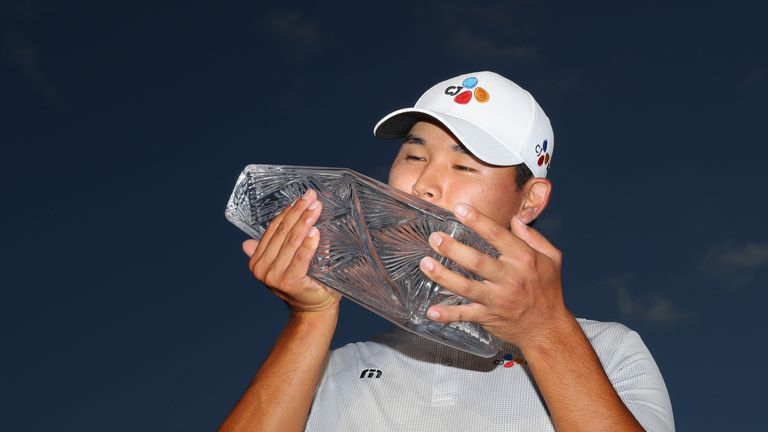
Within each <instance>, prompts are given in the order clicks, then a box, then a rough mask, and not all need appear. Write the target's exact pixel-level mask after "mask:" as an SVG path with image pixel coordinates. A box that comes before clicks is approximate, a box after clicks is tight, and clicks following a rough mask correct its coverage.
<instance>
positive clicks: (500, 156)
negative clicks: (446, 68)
mask: <svg viewBox="0 0 768 432" xmlns="http://www.w3.org/2000/svg"><path fill="white" fill-rule="evenodd" d="M425 117H426V118H430V117H431V118H433V119H435V120H437V121H438V122H440V123H442V124H443V125H444V126H445V127H446V128H448V130H450V131H451V132H452V133H453V134H454V135H455V136H456V138H458V139H459V141H461V144H463V145H464V146H465V147H466V148H467V149H468V150H469V151H470V152H472V154H473V155H475V156H476V157H477V158H479V159H480V160H482V161H484V162H486V163H489V164H491V165H502V166H509V165H517V164H520V163H525V164H526V165H527V166H528V168H530V170H531V172H532V173H533V175H534V176H535V177H546V176H547V170H548V169H549V164H550V162H551V160H552V151H553V150H554V147H555V137H554V134H553V132H552V126H551V125H550V123H549V118H547V116H546V115H545V114H544V111H543V110H542V109H541V107H540V106H539V104H538V103H536V100H534V99H533V96H531V94H530V93H528V92H527V91H525V90H523V89H522V88H521V87H520V86H518V85H517V84H515V83H513V82H512V81H510V80H508V79H506V78H504V77H503V76H501V75H499V74H497V73H493V72H487V71H486V72H474V73H468V74H464V75H459V76H457V77H455V78H451V79H448V80H445V81H443V82H441V83H439V84H437V85H435V86H433V87H432V88H430V89H429V90H427V91H426V93H424V94H423V95H422V96H421V98H419V100H418V101H416V105H415V106H414V107H413V108H404V109H400V110H397V111H395V112H393V113H391V114H389V115H387V116H386V117H384V118H383V119H381V120H380V121H379V122H378V123H377V124H376V126H375V127H374V128H373V134H374V135H376V136H377V137H379V138H384V139H392V138H403V137H405V136H406V134H408V131H409V130H410V129H411V127H412V126H413V125H414V124H416V123H417V122H419V121H421V120H423V119H424V118H425Z"/></svg>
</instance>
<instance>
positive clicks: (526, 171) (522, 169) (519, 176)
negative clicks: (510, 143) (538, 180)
mask: <svg viewBox="0 0 768 432" xmlns="http://www.w3.org/2000/svg"><path fill="white" fill-rule="evenodd" d="M513 166H514V167H515V185H517V190H520V189H522V188H523V186H525V183H526V182H527V181H528V180H530V179H531V177H533V173H532V172H531V169H530V168H528V166H527V165H525V164H524V163H521V164H518V165H513Z"/></svg>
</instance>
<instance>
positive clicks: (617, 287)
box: [597, 274, 689, 326]
mask: <svg viewBox="0 0 768 432" xmlns="http://www.w3.org/2000/svg"><path fill="white" fill-rule="evenodd" d="M632 279H633V278H632V276H631V275H629V274H623V275H617V276H613V277H611V278H608V279H604V280H601V281H599V282H598V283H597V284H598V285H599V286H602V287H606V288H608V289H610V290H611V291H613V292H614V294H615V302H616V303H615V305H616V309H617V310H618V312H619V314H621V316H622V317H624V318H627V319H638V320H640V321H643V322H645V323H648V324H654V325H663V326H670V325H675V324H678V323H681V322H683V321H685V320H686V319H688V317H689V313H688V312H686V311H684V310H682V309H681V308H680V307H679V306H677V305H676V304H675V303H674V301H672V300H671V299H670V298H667V297H665V296H663V295H661V294H660V293H655V292H654V293H648V294H645V295H642V296H639V295H637V294H635V293H634V292H633V290H632V287H631V282H632Z"/></svg>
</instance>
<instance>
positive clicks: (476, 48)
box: [450, 27, 538, 64]
mask: <svg viewBox="0 0 768 432" xmlns="http://www.w3.org/2000/svg"><path fill="white" fill-rule="evenodd" d="M450 48H451V52H454V53H457V52H458V54H459V55H461V56H462V57H464V58H470V59H475V60H482V61H484V62H489V61H500V60H501V61H510V62H513V63H523V64H528V63H532V62H534V61H535V60H536V59H537V54H538V48H536V47H535V46H527V45H517V44H507V43H500V42H497V41H495V40H494V39H492V38H491V37H490V36H489V35H487V34H481V33H479V32H476V31H474V30H472V29H470V28H469V27H461V28H459V30H458V31H456V32H455V33H454V34H453V35H452V37H451V40H450Z"/></svg>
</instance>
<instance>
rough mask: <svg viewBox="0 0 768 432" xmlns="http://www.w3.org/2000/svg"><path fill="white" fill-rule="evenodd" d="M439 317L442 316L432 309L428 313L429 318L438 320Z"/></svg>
mask: <svg viewBox="0 0 768 432" xmlns="http://www.w3.org/2000/svg"><path fill="white" fill-rule="evenodd" d="M439 317H440V314H439V313H438V312H437V311H436V310H433V309H430V310H428V311H427V318H429V319H437V318H439Z"/></svg>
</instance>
